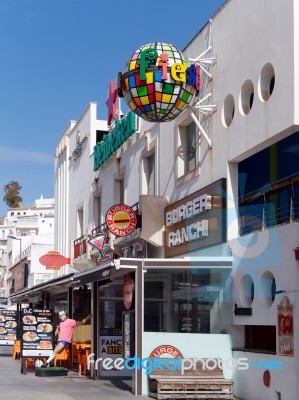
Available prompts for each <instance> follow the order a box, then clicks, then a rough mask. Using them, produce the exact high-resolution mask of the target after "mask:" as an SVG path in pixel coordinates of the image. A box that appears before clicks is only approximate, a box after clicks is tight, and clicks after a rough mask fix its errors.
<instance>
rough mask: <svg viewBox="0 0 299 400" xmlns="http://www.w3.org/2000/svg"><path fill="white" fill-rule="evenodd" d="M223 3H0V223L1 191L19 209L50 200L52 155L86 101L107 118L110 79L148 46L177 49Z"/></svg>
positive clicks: (167, 0)
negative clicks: (15, 195)
mask: <svg viewBox="0 0 299 400" xmlns="http://www.w3.org/2000/svg"><path fill="white" fill-rule="evenodd" d="M223 3H224V0H201V1H193V2H179V1H175V0H164V1H160V0H151V1H149V2H141V1H135V0H131V1H127V2H120V1H119V0H114V1H102V0H0V137H1V141H0V216H3V215H5V214H6V210H7V206H6V204H5V203H4V202H3V200H2V199H3V196H4V191H3V186H4V185H5V184H6V183H8V182H9V181H11V180H17V181H18V182H19V183H20V184H21V185H22V190H21V192H20V195H21V196H22V197H23V204H24V205H26V206H28V205H31V204H34V200H35V199H37V198H39V197H40V196H41V195H43V197H44V198H46V197H54V153H55V148H56V145H57V142H58V139H59V137H60V135H61V133H62V132H63V130H64V128H65V127H66V125H67V124H68V122H69V120H77V119H79V117H80V115H81V114H82V112H83V111H84V109H85V108H86V106H87V104H88V103H89V102H90V101H94V102H97V104H98V118H99V119H106V118H107V107H106V105H105V101H106V97H107V90H108V87H109V82H110V80H111V79H112V80H114V79H115V78H116V76H117V73H118V72H119V71H121V70H122V69H123V67H124V66H125V64H126V62H127V61H128V59H129V58H130V56H131V55H132V53H133V52H134V51H135V50H136V49H137V48H139V47H140V46H142V45H144V44H147V43H151V42H154V41H161V42H166V43H170V44H172V45H174V46H176V47H177V48H178V49H183V48H184V47H185V46H186V45H187V44H188V42H189V41H190V40H191V39H192V37H193V36H194V35H195V34H196V33H197V32H198V31H199V30H200V29H201V28H202V26H203V25H205V24H206V22H207V21H208V20H209V18H210V17H211V16H212V15H213V14H214V13H215V12H216V11H217V9H218V8H219V7H220V6H221V5H222V4H223Z"/></svg>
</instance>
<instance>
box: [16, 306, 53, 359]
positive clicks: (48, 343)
mask: <svg viewBox="0 0 299 400" xmlns="http://www.w3.org/2000/svg"><path fill="white" fill-rule="evenodd" d="M21 324H22V326H21V328H22V329H21V353H22V357H43V356H49V355H50V353H51V352H52V350H53V336H54V335H53V333H54V332H53V311H52V310H42V309H32V308H23V309H22V316H21Z"/></svg>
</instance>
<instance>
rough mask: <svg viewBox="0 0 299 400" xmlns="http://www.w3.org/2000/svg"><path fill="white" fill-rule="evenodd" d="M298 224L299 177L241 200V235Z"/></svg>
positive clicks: (258, 191) (248, 195) (286, 180)
mask: <svg viewBox="0 0 299 400" xmlns="http://www.w3.org/2000/svg"><path fill="white" fill-rule="evenodd" d="M298 220H299V174H296V175H293V176H292V177H289V178H287V179H282V180H280V181H277V182H275V183H273V184H271V185H270V184H269V185H267V186H264V187H262V188H260V189H258V190H256V191H254V192H252V193H249V194H247V195H246V196H242V197H240V198H239V227H240V235H246V234H249V233H252V232H255V231H261V230H265V229H267V228H269V227H271V226H275V225H280V224H287V223H291V222H293V221H298Z"/></svg>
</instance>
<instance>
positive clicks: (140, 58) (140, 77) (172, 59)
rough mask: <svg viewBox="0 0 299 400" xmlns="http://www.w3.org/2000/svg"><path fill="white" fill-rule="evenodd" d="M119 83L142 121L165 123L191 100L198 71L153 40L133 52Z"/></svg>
mask: <svg viewBox="0 0 299 400" xmlns="http://www.w3.org/2000/svg"><path fill="white" fill-rule="evenodd" d="M119 86H120V87H121V92H122V95H123V97H124V99H125V101H126V103H127V104H128V106H129V108H130V109H131V110H132V111H133V112H135V113H136V114H137V115H139V116H140V117H141V118H143V119H145V120H146V121H151V122H167V121H171V120H173V119H174V118H176V117H177V116H178V115H179V114H180V113H181V112H182V111H183V110H184V109H185V108H186V107H187V106H188V104H190V103H191V101H192V99H193V96H194V94H195V92H196V90H198V87H199V70H198V69H197V67H196V66H195V65H191V64H190V61H189V60H188V58H187V57H186V56H185V55H184V54H183V53H182V52H180V51H179V50H178V49H177V48H176V47H174V46H172V45H171V44H166V43H160V42H155V43H151V44H147V45H145V46H142V47H140V48H139V49H138V50H136V51H135V53H134V54H133V55H132V57H131V58H130V60H129V61H128V63H127V65H126V67H125V69H124V71H123V73H122V74H121V76H120V82H119Z"/></svg>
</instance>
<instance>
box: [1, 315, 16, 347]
mask: <svg viewBox="0 0 299 400" xmlns="http://www.w3.org/2000/svg"><path fill="white" fill-rule="evenodd" d="M17 327H18V322H17V311H16V310H0V345H10V346H11V345H13V344H14V342H15V340H16V338H17Z"/></svg>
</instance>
